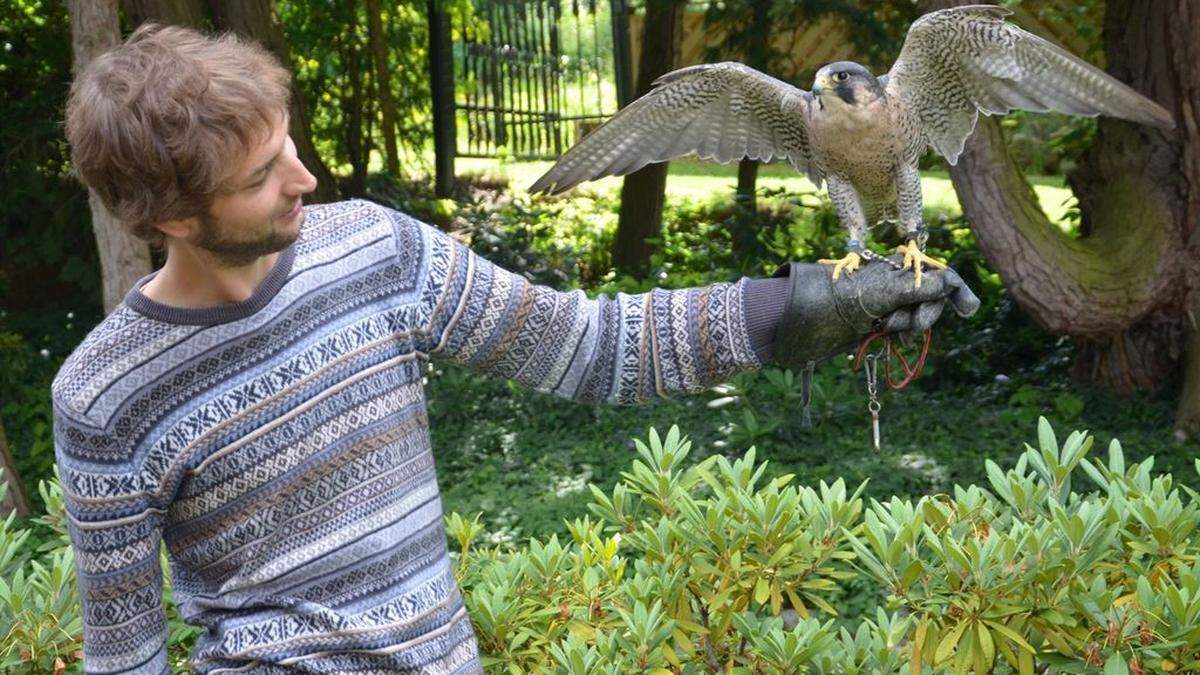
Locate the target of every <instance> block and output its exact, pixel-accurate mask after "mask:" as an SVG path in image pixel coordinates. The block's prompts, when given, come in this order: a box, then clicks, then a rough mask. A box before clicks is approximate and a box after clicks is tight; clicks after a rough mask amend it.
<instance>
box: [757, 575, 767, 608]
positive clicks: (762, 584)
mask: <svg viewBox="0 0 1200 675" xmlns="http://www.w3.org/2000/svg"><path fill="white" fill-rule="evenodd" d="M770 596H771V585H770V584H769V583H767V580H766V578H765V577H759V578H758V581H757V582H755V584H754V601H755V602H757V603H758V604H760V605H761V604H763V603H765V602H766V601H767V598H769V597H770Z"/></svg>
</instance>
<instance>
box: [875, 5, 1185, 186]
mask: <svg viewBox="0 0 1200 675" xmlns="http://www.w3.org/2000/svg"><path fill="white" fill-rule="evenodd" d="M1010 13H1011V12H1010V10H1007V9H1004V8H1001V7H996V6H993V5H968V6H963V7H955V8H953V9H946V10H941V11H938V12H931V13H929V14H926V15H925V16H922V17H921V18H919V19H917V20H916V21H915V22H913V25H912V27H911V28H909V29H908V36H907V37H906V38H905V40H904V48H903V49H901V50H900V57H899V58H898V59H897V60H896V63H895V64H893V65H892V69H891V71H890V72H889V73H888V74H887V80H888V81H887V90H888V92H889V94H897V95H899V97H900V100H901V101H902V102H903V105H904V107H905V108H906V109H907V111H908V112H909V113H910V114H912V115H913V116H914V117H915V118H916V121H917V122H918V124H919V125H920V127H921V128H920V130H919V131H920V132H921V133H923V134H924V136H925V139H926V140H927V141H928V143H929V145H932V146H933V148H934V149H935V150H937V152H938V154H940V155H942V156H943V157H945V158H946V159H947V160H949V162H950V163H951V164H955V163H956V162H957V161H958V156H959V155H960V154H961V153H962V149H963V143H964V142H965V141H966V140H967V137H968V136H970V135H971V132H972V131H973V130H974V129H975V120H976V115H977V114H978V112H977V111H982V112H984V113H986V114H993V113H1006V112H1008V111H1010V110H1013V109H1021V110H1032V111H1037V112H1044V111H1047V110H1053V111H1055V112H1063V113H1071V114H1075V115H1088V116H1094V115H1109V116H1112V117H1120V118H1123V119H1127V120H1131V121H1134V122H1140V123H1142V124H1149V125H1153V126H1158V127H1163V128H1168V129H1169V128H1172V127H1174V126H1175V122H1174V120H1173V119H1172V118H1171V114H1170V113H1169V112H1167V111H1166V110H1165V109H1163V107H1162V106H1160V105H1158V104H1157V103H1155V102H1153V101H1151V100H1150V99H1148V98H1146V97H1145V96H1142V95H1141V94H1139V93H1137V92H1136V91H1134V90H1133V89H1131V88H1130V87H1129V86H1127V85H1125V84H1124V83H1122V82H1120V81H1118V80H1117V79H1115V78H1113V77H1112V76H1111V75H1109V74H1107V73H1105V72H1104V71H1102V70H1100V69H1099V68H1096V67H1095V66H1092V65H1091V64H1089V63H1086V62H1085V61H1083V60H1081V59H1079V58H1077V57H1075V56H1074V55H1072V54H1071V53H1070V52H1067V51H1066V50H1064V49H1062V48H1060V47H1058V46H1056V45H1054V44H1052V43H1050V42H1047V41H1046V40H1043V39H1042V38H1040V37H1038V36H1036V35H1034V34H1032V33H1029V32H1026V31H1024V30H1022V29H1020V28H1018V27H1016V26H1014V25H1013V24H1011V23H1008V22H1006V21H1005V20H1004V17H1005V16H1007V15H1008V14H1010Z"/></svg>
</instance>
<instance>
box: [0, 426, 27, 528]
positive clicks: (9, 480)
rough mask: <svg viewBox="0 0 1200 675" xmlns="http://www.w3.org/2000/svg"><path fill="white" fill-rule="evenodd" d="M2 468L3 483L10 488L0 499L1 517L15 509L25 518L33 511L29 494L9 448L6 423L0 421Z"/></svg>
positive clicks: (19, 516) (18, 515) (20, 516)
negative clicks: (5, 428)
mask: <svg viewBox="0 0 1200 675" xmlns="http://www.w3.org/2000/svg"><path fill="white" fill-rule="evenodd" d="M0 468H2V469H4V479H3V483H2V485H4V486H6V487H7V488H8V489H7V490H6V491H5V495H4V499H0V518H7V517H8V514H10V513H12V512H13V511H16V512H17V517H18V518H24V517H26V516H28V515H29V514H30V513H32V511H33V509H32V508H31V506H30V503H29V495H28V494H27V493H26V492H25V483H24V482H23V481H22V480H21V474H19V473H17V467H16V465H15V464H13V459H12V453H11V452H9V450H8V437H7V436H5V435H4V424H3V423H0Z"/></svg>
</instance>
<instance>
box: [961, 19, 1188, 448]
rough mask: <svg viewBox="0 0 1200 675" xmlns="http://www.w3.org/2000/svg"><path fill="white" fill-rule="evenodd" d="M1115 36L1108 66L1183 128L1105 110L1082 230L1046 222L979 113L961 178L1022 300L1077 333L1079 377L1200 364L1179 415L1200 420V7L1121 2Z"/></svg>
mask: <svg viewBox="0 0 1200 675" xmlns="http://www.w3.org/2000/svg"><path fill="white" fill-rule="evenodd" d="M937 4H939V5H940V6H946V5H952V4H963V3H958V2H940V3H937ZM1104 43H1105V55H1106V60H1107V63H1108V67H1109V72H1110V73H1112V74H1113V75H1114V76H1115V77H1117V78H1118V79H1121V80H1123V81H1125V82H1127V83H1129V84H1130V85H1131V86H1132V87H1133V88H1134V89H1137V90H1138V91H1141V92H1142V93H1144V94H1146V95H1147V96H1149V97H1150V98H1152V99H1154V100H1156V101H1158V102H1159V103H1161V104H1163V105H1164V106H1165V107H1166V108H1167V109H1168V110H1171V111H1172V113H1173V114H1174V116H1175V118H1176V122H1177V124H1178V127H1177V129H1176V130H1175V131H1173V132H1167V133H1163V132H1161V131H1158V130H1155V129H1151V128H1149V127H1144V126H1139V125H1134V124H1131V123H1128V122H1124V121H1120V120H1113V119H1101V120H1100V123H1099V124H1100V131H1099V134H1098V135H1097V138H1096V141H1095V143H1094V145H1093V147H1092V148H1091V149H1090V150H1089V151H1088V152H1087V153H1086V155H1085V157H1084V158H1083V161H1082V162H1081V165H1080V169H1079V170H1078V172H1077V173H1076V174H1075V175H1073V176H1072V177H1071V179H1070V183H1071V186H1072V188H1073V189H1074V190H1075V192H1076V194H1077V196H1078V198H1079V203H1080V211H1081V213H1082V214H1083V224H1084V229H1083V232H1084V233H1085V234H1084V235H1083V236H1081V237H1080V238H1078V239H1072V238H1070V237H1067V236H1065V235H1064V234H1062V233H1061V232H1060V231H1059V230H1058V228H1057V227H1055V226H1054V225H1053V224H1052V223H1050V222H1049V221H1048V220H1047V218H1046V216H1045V214H1044V213H1043V212H1042V210H1041V208H1040V206H1039V205H1038V202H1037V199H1036V197H1035V196H1034V193H1033V190H1032V188H1030V186H1029V184H1028V182H1027V181H1026V180H1025V177H1024V176H1023V175H1022V173H1021V171H1020V169H1019V168H1018V167H1017V165H1016V163H1015V162H1014V161H1013V160H1012V158H1011V157H1009V155H1008V153H1007V152H1006V149H1005V146H1004V144H1003V138H1002V136H1001V134H1000V129H999V125H998V124H997V123H996V121H995V120H992V119H990V118H982V117H981V118H980V121H979V125H978V126H977V127H976V130H975V133H974V134H973V135H972V136H971V138H970V139H969V140H968V142H967V146H966V150H965V152H964V153H963V156H962V157H961V158H960V160H959V162H958V165H957V166H955V167H951V171H950V175H951V179H952V180H953V182H954V186H955V189H956V191H957V192H958V196H959V200H960V202H961V203H962V205H963V211H964V213H965V214H966V216H967V220H968V221H969V222H970V223H971V228H972V230H973V231H974V232H975V234H976V237H977V238H978V240H979V246H980V248H981V249H982V250H983V253H984V255H986V256H987V258H988V261H989V262H990V263H991V265H992V267H994V268H995V269H996V270H997V271H998V272H999V273H1000V276H1001V278H1002V279H1003V280H1004V282H1005V286H1006V287H1007V288H1008V290H1009V291H1010V292H1011V293H1012V295H1013V297H1014V299H1015V300H1016V301H1017V302H1018V303H1019V304H1020V305H1021V307H1022V308H1023V309H1024V310H1025V311H1026V312H1028V313H1029V314H1030V315H1031V316H1032V317H1033V318H1034V319H1035V320H1036V321H1037V322H1038V323H1039V324H1041V325H1042V326H1043V327H1045V328H1046V329H1047V330H1048V331H1050V332H1052V333H1056V334H1060V335H1070V336H1071V337H1073V338H1075V340H1076V341H1077V343H1078V346H1079V352H1078V356H1077V360H1076V362H1075V364H1074V372H1075V374H1076V376H1077V377H1080V378H1082V379H1085V380H1088V381H1090V382H1093V383H1096V384H1099V385H1101V386H1105V387H1109V388H1111V389H1114V390H1116V391H1120V392H1130V391H1134V390H1157V389H1159V388H1161V387H1163V386H1164V385H1166V384H1168V383H1173V381H1174V376H1175V373H1176V372H1179V371H1180V370H1181V369H1182V368H1184V367H1185V364H1190V366H1188V369H1187V371H1186V376H1185V382H1184V385H1183V386H1184V389H1183V391H1184V393H1185V397H1184V398H1182V399H1181V400H1180V403H1179V411H1178V413H1177V418H1176V424H1177V427H1178V428H1180V429H1188V430H1191V431H1197V430H1200V396H1196V395H1195V394H1194V392H1196V391H1197V388H1198V387H1200V381H1198V379H1197V378H1198V377H1200V372H1198V371H1200V365H1198V364H1197V355H1196V354H1195V350H1196V345H1197V342H1200V341H1198V340H1197V339H1196V336H1195V330H1196V325H1195V320H1194V317H1195V316H1196V314H1195V309H1194V308H1195V307H1196V303H1197V299H1196V298H1197V289H1200V283H1198V282H1200V258H1198V257H1197V254H1198V253H1200V240H1198V234H1197V219H1198V217H1200V136H1198V132H1197V127H1198V126H1200V117H1198V116H1197V112H1198V111H1200V70H1198V69H1196V68H1195V67H1194V65H1193V64H1195V63H1196V62H1197V60H1198V59H1200V48H1198V47H1197V44H1200V12H1197V10H1196V9H1195V8H1194V7H1193V6H1191V5H1190V3H1189V0H1156V1H1154V2H1140V1H1136V0H1109V2H1108V5H1107V10H1106V17H1105V25H1104ZM1189 307H1191V308H1193V309H1192V314H1191V316H1192V318H1190V319H1189V312H1188V308H1189ZM1189 332H1190V333H1191V335H1190V336H1189ZM1188 345H1190V349H1191V350H1192V351H1193V353H1192V355H1191V356H1190V357H1189V358H1188V359H1186V360H1185V359H1184V351H1185V349H1187V348H1189V347H1188ZM1188 392H1193V393H1192V394H1190V395H1189V394H1188ZM1189 396H1190V398H1189Z"/></svg>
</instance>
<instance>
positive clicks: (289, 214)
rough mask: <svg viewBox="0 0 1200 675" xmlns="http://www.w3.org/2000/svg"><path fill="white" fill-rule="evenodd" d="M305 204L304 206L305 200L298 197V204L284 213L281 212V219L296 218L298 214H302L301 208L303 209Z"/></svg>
mask: <svg viewBox="0 0 1200 675" xmlns="http://www.w3.org/2000/svg"><path fill="white" fill-rule="evenodd" d="M303 206H304V202H302V201H300V200H299V199H297V200H296V205H295V206H293V207H292V208H291V209H290V210H288V211H286V212H284V213H281V214H280V215H279V218H280V219H281V220H291V219H293V218H295V217H296V216H298V215H300V209H301V208H302V207H303Z"/></svg>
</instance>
